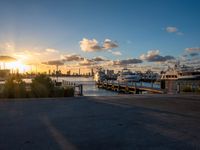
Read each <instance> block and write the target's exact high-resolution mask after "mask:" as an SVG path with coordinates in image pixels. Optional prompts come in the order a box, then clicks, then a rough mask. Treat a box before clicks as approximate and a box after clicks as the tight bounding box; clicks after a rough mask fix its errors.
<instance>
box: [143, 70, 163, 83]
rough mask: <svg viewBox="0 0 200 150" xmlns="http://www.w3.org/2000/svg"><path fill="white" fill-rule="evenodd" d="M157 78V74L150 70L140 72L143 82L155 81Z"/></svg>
mask: <svg viewBox="0 0 200 150" xmlns="http://www.w3.org/2000/svg"><path fill="white" fill-rule="evenodd" d="M159 78H160V77H159V74H158V73H155V72H153V71H151V70H147V71H146V72H145V73H143V74H142V81H144V82H155V81H158V79H159Z"/></svg>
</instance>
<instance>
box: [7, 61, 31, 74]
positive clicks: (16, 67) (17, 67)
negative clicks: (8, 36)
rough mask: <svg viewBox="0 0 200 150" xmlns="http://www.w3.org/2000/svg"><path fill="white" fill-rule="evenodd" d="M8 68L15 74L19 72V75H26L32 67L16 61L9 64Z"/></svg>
mask: <svg viewBox="0 0 200 150" xmlns="http://www.w3.org/2000/svg"><path fill="white" fill-rule="evenodd" d="M7 67H8V68H9V69H11V70H12V71H14V72H19V73H25V72H27V71H29V70H30V67H29V66H27V65H24V64H23V63H22V62H20V61H16V62H11V63H9V64H7Z"/></svg>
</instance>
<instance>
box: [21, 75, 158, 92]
mask: <svg viewBox="0 0 200 150" xmlns="http://www.w3.org/2000/svg"><path fill="white" fill-rule="evenodd" d="M52 79H53V80H57V78H52ZM63 80H65V81H69V82H73V83H76V84H82V85H83V95H84V96H115V95H118V93H117V92H114V91H109V90H105V89H101V88H98V87H97V86H96V85H95V81H94V80H93V78H92V77H88V78H86V77H59V78H58V81H60V82H62V81H63ZM24 81H25V82H27V83H30V82H31V79H24ZM114 83H116V84H117V81H115V82H114ZM135 84H136V86H145V87H152V84H151V83H147V82H136V83H132V82H130V83H128V84H127V85H129V86H130V85H135ZM153 87H154V88H157V89H160V84H153Z"/></svg>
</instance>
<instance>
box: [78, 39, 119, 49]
mask: <svg viewBox="0 0 200 150" xmlns="http://www.w3.org/2000/svg"><path fill="white" fill-rule="evenodd" d="M116 47H118V44H117V43H116V42H113V41H111V40H110V39H105V41H104V42H103V45H102V46H101V45H99V42H98V41H97V40H96V39H92V40H89V39H87V38H83V39H82V41H80V48H81V50H82V51H84V52H96V51H104V50H108V49H113V48H116Z"/></svg>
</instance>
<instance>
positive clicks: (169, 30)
mask: <svg viewBox="0 0 200 150" xmlns="http://www.w3.org/2000/svg"><path fill="white" fill-rule="evenodd" d="M165 30H166V31H167V32H169V33H174V32H177V31H178V28H176V27H166V29H165Z"/></svg>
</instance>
